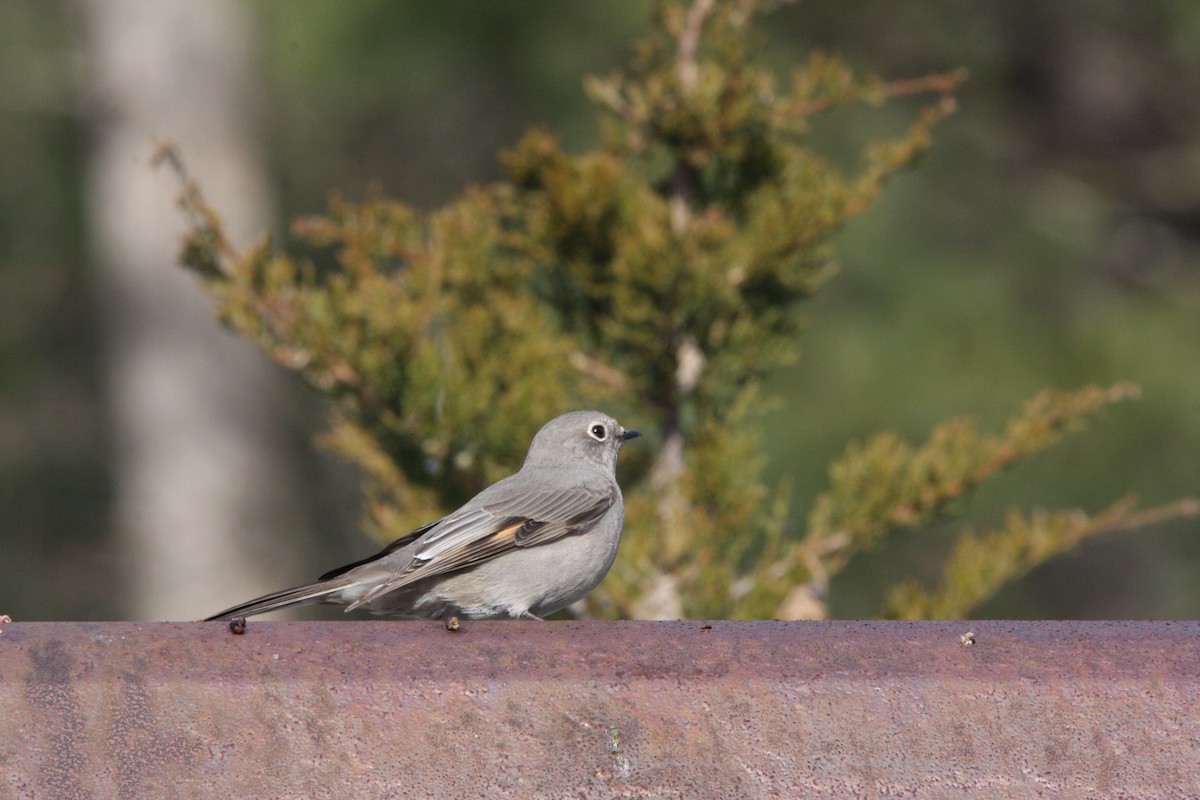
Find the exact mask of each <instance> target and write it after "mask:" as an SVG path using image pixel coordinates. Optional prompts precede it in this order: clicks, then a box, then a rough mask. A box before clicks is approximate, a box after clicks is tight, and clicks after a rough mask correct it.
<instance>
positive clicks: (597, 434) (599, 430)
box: [588, 424, 608, 442]
mask: <svg viewBox="0 0 1200 800" xmlns="http://www.w3.org/2000/svg"><path fill="white" fill-rule="evenodd" d="M588 434H589V435H591V437H592V438H593V439H595V440H596V441H597V442H603V441H604V440H605V439H607V438H608V428H606V427H604V426H603V425H599V424H596V425H593V426H592V427H590V428H588Z"/></svg>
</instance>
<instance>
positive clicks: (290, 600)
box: [205, 580, 349, 622]
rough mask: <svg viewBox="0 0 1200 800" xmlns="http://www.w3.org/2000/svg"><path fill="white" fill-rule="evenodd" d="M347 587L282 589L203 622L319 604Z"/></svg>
mask: <svg viewBox="0 0 1200 800" xmlns="http://www.w3.org/2000/svg"><path fill="white" fill-rule="evenodd" d="M348 585H349V582H348V581H346V580H332V581H320V582H318V583H308V584H305V585H304V586H295V587H293V588H291V589H283V590H281V591H278V592H271V593H270V594H264V595H263V596H262V597H256V598H254V599H253V600H247V601H246V602H245V603H241V604H239V605H236V606H234V607H233V608H227V609H225V610H224V611H222V612H221V613H220V614H214V615H212V616H211V617H208V618H206V619H205V622H209V621H211V620H216V619H232V618H233V617H249V616H252V615H254V614H265V613H266V612H268V611H275V610H277V609H280V608H287V607H288V606H301V605H308V604H310V603H320V602H323V601H324V600H325V598H326V597H328V596H329V595H331V594H335V593H337V592H340V591H341V590H342V589H345V588H346V587H347V586H348Z"/></svg>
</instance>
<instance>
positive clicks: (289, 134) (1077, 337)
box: [0, 0, 1200, 620]
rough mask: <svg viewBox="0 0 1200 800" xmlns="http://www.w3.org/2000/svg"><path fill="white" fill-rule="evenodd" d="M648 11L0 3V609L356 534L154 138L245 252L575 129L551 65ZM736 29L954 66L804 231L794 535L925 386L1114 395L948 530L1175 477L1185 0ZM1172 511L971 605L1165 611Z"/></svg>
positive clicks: (792, 420) (847, 126)
mask: <svg viewBox="0 0 1200 800" xmlns="http://www.w3.org/2000/svg"><path fill="white" fill-rule="evenodd" d="M649 9H650V6H649V4H648V3H646V2H633V1H632V0H622V1H621V2H607V3H594V2H583V0H565V1H563V2H558V3H553V4H536V5H533V4H528V3H520V2H513V1H511V0H493V2H489V3H486V4H483V3H474V2H464V1H463V0H448V1H447V2H441V3H437V4H426V3H403V4H402V3H391V2H385V0H375V1H374V2H367V0H361V1H360V2H356V3H348V4H346V3H335V2H332V0H260V2H257V3H233V2H218V0H207V1H206V2H203V3H201V2H195V1H194V0H193V1H192V2H186V1H185V0H178V1H177V2H169V3H163V2H157V0H72V1H70V2H67V1H66V0H11V1H10V2H6V3H3V4H0V613H7V614H10V615H12V616H13V617H14V618H15V619H18V620H52V619H81V620H82V619H195V618H198V617H201V616H205V615H207V614H210V613H214V612H216V611H218V610H220V609H221V608H223V607H225V606H227V605H229V604H231V603H232V602H235V601H238V600H242V599H245V598H246V597H248V596H250V595H253V594H257V593H260V592H262V591H266V590H270V589H275V588H280V587H282V586H283V585H287V584H291V583H297V582H301V581H305V580H308V579H310V578H312V577H313V576H314V575H315V574H317V573H319V572H320V571H323V570H324V569H326V568H328V567H331V566H334V565H336V564H337V563H341V561H342V560H345V559H350V558H354V557H358V556H361V555H363V554H365V553H367V552H369V551H370V550H371V549H372V548H373V547H374V546H375V544H374V543H368V542H366V541H364V539H363V537H362V536H361V534H360V533H359V532H358V518H359V512H358V507H357V479H356V476H355V475H354V474H353V473H352V472H351V471H350V470H349V469H348V468H347V467H345V466H344V465H341V464H338V463H336V462H335V461H334V460H333V459H331V458H330V457H329V456H328V455H326V454H323V453H321V452H320V450H319V449H317V448H315V447H314V446H313V443H312V440H313V438H314V436H315V435H316V434H317V432H319V431H320V430H321V428H322V424H323V415H324V411H323V408H322V405H321V402H320V400H319V399H318V398H317V397H315V396H314V395H313V394H312V393H311V392H309V391H308V390H307V389H306V388H305V387H304V386H303V385H302V384H301V383H300V381H299V380H297V379H295V378H294V377H293V376H291V375H289V374H287V373H286V372H285V371H284V370H282V369H281V368H279V367H277V366H276V365H275V364H274V363H272V362H271V361H270V360H268V359H267V358H266V357H265V356H263V355H261V354H259V353H258V352H257V351H256V350H255V349H254V348H253V347H251V346H249V345H246V344H244V343H242V342H240V341H238V340H237V339H236V338H235V337H233V336H232V335H231V334H229V333H227V332H225V331H223V330H222V329H221V328H220V326H219V325H218V324H217V323H216V322H215V321H213V318H212V316H211V313H210V307H209V304H208V302H207V301H206V298H205V297H204V295H203V293H202V291H201V290H200V288H199V287H198V286H197V285H196V284H195V282H194V281H193V280H192V278H191V277H190V276H189V275H186V274H184V273H183V272H182V270H180V269H178V268H177V267H176V266H174V263H175V255H176V253H175V250H176V248H177V246H178V237H179V235H180V233H181V231H182V229H183V223H184V221H183V220H182V219H181V217H180V215H179V212H178V211H177V209H176V208H175V205H174V197H175V194H176V193H177V188H178V187H177V185H176V184H175V182H174V180H173V179H172V177H171V176H170V175H169V174H168V173H167V171H165V170H162V169H158V170H155V169H154V168H153V167H152V165H151V162H152V159H153V156H154V153H155V151H156V148H157V147H158V146H159V145H160V144H162V143H164V142H168V141H169V142H174V143H176V144H178V145H179V147H180V149H181V150H182V153H183V156H184V159H185V160H186V162H187V164H188V167H189V168H190V170H191V171H192V172H193V174H194V175H195V176H196V177H197V178H198V179H199V180H200V181H201V183H202V184H203V186H204V188H205V190H206V192H207V193H208V194H209V196H210V199H212V200H213V201H214V204H215V205H216V206H217V207H218V208H219V209H221V210H222V212H223V213H224V215H225V218H226V220H227V222H228V223H229V225H230V229H231V233H232V234H233V236H234V238H235V239H236V240H237V241H239V242H240V243H243V244H245V243H247V242H250V241H253V240H254V239H255V238H257V237H258V236H261V235H264V234H268V233H269V234H272V235H274V236H276V237H279V236H282V235H284V232H285V231H286V227H287V220H288V219H290V218H292V217H294V216H296V215H303V214H311V213H319V212H320V211H321V210H323V208H324V204H325V202H326V198H327V196H328V193H329V192H330V191H332V190H337V191H340V192H342V193H344V194H345V195H347V196H349V197H351V198H356V199H357V198H361V197H363V196H364V195H365V194H366V192H367V191H368V189H369V188H370V187H371V186H372V185H378V186H381V187H382V188H383V190H384V191H385V192H386V193H387V194H389V195H390V196H393V197H396V198H398V199H401V200H403V201H405V202H409V203H411V204H414V205H416V206H419V207H423V208H433V207H436V206H437V205H439V204H441V203H444V202H446V201H447V200H449V199H450V198H452V197H454V196H456V195H457V194H458V193H459V192H461V191H462V189H463V188H464V187H465V186H468V185H470V184H473V183H483V182H487V181H490V180H493V179H495V178H497V177H499V175H500V170H499V168H498V166H497V161H496V152H497V150H498V149H500V148H502V147H505V146H508V145H510V144H512V143H513V142H514V141H515V140H516V139H517V137H518V136H519V135H520V134H521V133H522V132H523V131H524V130H525V129H527V128H528V127H529V126H531V125H534V124H540V125H545V126H547V127H548V128H550V129H551V130H553V131H555V132H556V133H558V134H559V135H560V136H561V138H562V139H563V141H564V143H565V145H566V147H567V149H569V150H574V151H582V150H584V149H587V148H589V147H592V146H594V145H595V144H596V143H597V141H598V134H597V126H596V119H597V112H596V110H595V109H594V108H593V107H591V106H590V105H589V104H588V102H587V101H586V99H585V97H584V95H583V92H582V89H581V85H582V81H583V78H584V76H586V75H588V74H604V73H608V72H611V71H612V70H614V69H618V68H620V67H622V66H623V65H624V64H625V63H626V62H627V61H628V58H629V55H630V51H631V45H632V43H633V42H634V41H635V40H636V39H637V38H638V37H639V36H640V35H641V32H642V31H643V30H644V28H645V23H646V19H647V17H648V14H649ZM761 29H762V30H763V32H764V34H765V39H764V53H765V56H764V57H765V58H766V59H767V60H768V62H769V63H771V64H773V65H775V66H776V67H777V68H778V69H779V71H780V74H781V75H782V74H786V71H787V70H789V69H790V67H791V66H792V65H794V64H797V63H798V62H800V61H801V60H803V59H804V58H805V57H806V56H807V54H808V53H810V52H811V51H812V50H814V49H822V50H830V51H836V52H839V53H841V54H843V55H844V56H845V57H846V58H847V59H848V60H849V61H850V62H851V63H852V64H854V65H855V66H856V67H857V68H859V69H860V70H862V71H865V72H875V73H878V74H880V75H882V76H884V77H888V78H901V77H912V76H917V75H920V74H923V73H925V72H929V71H944V70H948V69H951V68H955V67H960V66H961V67H966V68H967V69H968V70H969V71H970V74H971V80H970V82H969V83H968V84H967V85H966V87H965V89H964V90H963V91H962V93H961V94H960V97H959V100H960V104H959V111H958V113H957V114H956V115H954V116H953V117H951V118H950V119H949V120H948V121H947V122H945V123H944V124H943V125H942V126H941V127H940V128H939V130H938V132H937V138H936V141H935V143H934V146H933V149H932V150H931V152H930V153H929V154H928V156H926V158H925V159H924V160H923V161H922V162H921V163H920V164H919V165H918V167H917V168H916V169H914V170H911V171H909V172H907V173H905V174H904V175H902V176H901V177H900V178H899V179H898V180H896V181H895V182H894V183H893V184H892V185H891V187H890V188H889V189H888V191H887V192H886V193H885V194H884V196H883V197H882V199H881V200H880V201H879V203H878V204H877V205H876V206H874V207H873V208H871V209H870V210H869V211H868V212H866V213H865V214H863V215H862V216H860V217H859V218H857V219H855V220H853V221H852V222H851V224H850V225H849V226H847V227H846V228H845V230H844V231H842V232H841V233H840V234H839V235H838V237H837V241H836V244H837V262H838V264H839V266H840V270H841V271H840V274H839V275H838V276H837V277H836V278H834V279H833V280H832V282H831V283H829V284H828V285H827V286H826V287H825V289H824V290H823V291H822V292H821V293H820V294H819V295H818V296H817V297H816V298H814V299H813V300H811V301H808V303H807V306H806V309H805V311H806V314H807V317H808V319H809V322H810V325H809V330H808V331H807V332H806V333H805V334H804V336H803V337H802V338H801V340H800V341H799V342H798V343H797V345H798V350H799V352H800V353H801V358H800V360H799V361H798V363H797V364H796V365H795V366H794V367H792V368H789V369H788V370H787V371H785V372H782V373H780V374H779V375H777V376H775V377H774V378H773V381H772V392H771V395H772V396H773V397H774V399H775V402H774V403H772V404H771V405H769V406H764V409H763V411H762V413H761V415H760V416H759V417H758V418H757V419H756V421H755V422H756V424H758V425H760V426H761V428H762V429H763V431H764V433H765V436H764V442H765V446H766V447H767V448H768V456H769V459H770V460H769V484H770V485H772V486H774V485H777V484H779V483H780V482H781V481H786V482H787V483H788V484H789V485H790V487H791V491H792V496H793V498H794V505H795V507H794V509H793V517H794V520H795V526H796V527H797V529H798V530H803V525H804V519H805V516H806V514H807V512H808V505H809V502H810V500H811V498H812V497H813V496H814V495H815V494H816V493H817V492H818V491H820V490H821V489H822V488H823V486H824V482H825V478H824V471H825V468H826V465H827V464H828V462H829V460H830V459H831V458H832V457H833V456H835V455H836V454H838V453H840V452H841V451H842V450H843V449H844V448H845V446H846V444H847V442H848V441H850V440H852V439H855V438H863V437H866V436H868V435H870V434H872V433H874V432H877V431H879V430H883V429H893V430H897V431H899V432H900V433H901V434H903V435H905V436H906V437H909V438H910V439H913V440H920V439H922V438H923V437H924V435H925V434H926V433H927V431H928V430H929V428H930V427H931V426H932V425H934V424H935V423H936V422H938V421H940V420H942V419H944V418H946V417H948V416H952V415H972V416H975V417H977V418H979V419H980V420H981V421H982V422H983V423H984V424H985V425H986V426H991V427H997V426H999V425H1001V424H1002V422H1003V420H1004V419H1005V418H1006V417H1007V416H1009V415H1010V414H1012V413H1014V412H1015V411H1016V410H1017V409H1018V408H1019V406H1020V404H1021V402H1022V401H1023V400H1025V399H1026V398H1028V397H1030V396H1032V395H1033V394H1034V393H1035V392H1036V391H1037V390H1038V389H1040V388H1042V387H1044V386H1054V387H1058V388H1075V387H1078V386H1081V385H1083V384H1087V383H1108V382H1113V381H1117V380H1130V381H1134V382H1136V383H1138V384H1140V385H1141V386H1142V388H1143V390H1144V393H1143V396H1142V399H1141V400H1139V401H1137V402H1134V403H1127V404H1124V405H1122V406H1119V407H1117V408H1115V409H1113V410H1112V411H1110V412H1108V413H1106V414H1105V415H1103V416H1102V418H1101V419H1100V420H1098V421H1097V422H1096V423H1095V424H1094V425H1092V426H1091V428H1090V429H1089V431H1088V432H1087V433H1085V434H1084V435H1082V436H1076V437H1072V438H1069V439H1068V440H1067V441H1066V442H1065V443H1063V444H1061V445H1058V446H1057V447H1055V448H1053V449H1052V450H1050V451H1049V452H1047V453H1046V454H1044V455H1042V456H1039V457H1038V458H1036V459H1035V460H1033V461H1031V462H1030V463H1028V464H1023V465H1020V466H1018V467H1017V468H1015V469H1014V470H1012V471H1011V472H1010V473H1008V474H1006V475H1004V476H1002V477H1001V478H999V479H997V480H994V481H992V482H989V483H988V484H987V485H986V486H985V487H984V488H983V489H982V490H981V491H980V492H979V493H977V494H976V495H974V496H973V497H972V498H971V500H970V501H969V502H968V504H967V507H966V508H965V511H966V512H967V514H968V515H969V518H970V520H971V522H972V523H973V524H976V525H979V526H981V527H986V526H987V524H988V523H989V521H992V522H994V521H998V520H999V518H1000V515H1001V514H1002V513H1003V510H1004V509H1005V508H1008V507H1010V506H1013V505H1020V506H1023V507H1030V506H1045V507H1050V508H1062V507H1081V508H1084V509H1086V510H1089V511H1096V510H1099V509H1101V508H1103V507H1105V506H1106V505H1108V504H1109V503H1110V502H1111V501H1112V500H1114V499H1116V498H1117V497H1119V496H1121V495H1123V494H1125V493H1129V492H1132V493H1136V494H1138V495H1139V496H1141V498H1142V499H1143V501H1144V502H1145V503H1146V504H1147V505H1149V504H1154V503H1158V502H1165V501H1169V500H1172V499H1175V498H1177V497H1180V496H1182V495H1187V494H1196V493H1197V492H1198V491H1200V5H1198V4H1196V3H1194V2H1191V0H1149V1H1147V2H1141V3H1125V2H1119V0H1109V1H1108V2H1102V1H1100V0H1089V1H1088V2H1084V1H1083V0H1055V1H1054V2H1049V0H1046V1H1045V2H1032V1H1029V0H1027V1H1025V2H1020V1H1018V0H1004V1H1003V2H1001V0H990V1H989V2H970V3H968V2H956V1H953V0H952V1H951V2H943V3H938V4H902V5H898V4H894V3H886V2H883V1H882V0H842V2H839V3H816V2H800V3H797V4H795V5H789V6H786V7H783V8H781V9H779V10H777V11H776V12H775V13H773V14H772V15H770V16H768V17H767V18H765V20H764V21H763V22H762V24H761ZM915 102H916V101H912V102H911V103H910V102H909V101H899V102H895V103H893V104H891V105H889V106H887V107H885V108H882V109H875V108H859V109H852V110H842V111H840V112H838V113H837V114H835V115H832V116H829V117H827V118H823V119H821V120H820V121H819V123H818V125H817V126H816V128H815V129H814V131H813V146H814V148H816V149H817V150H819V151H820V152H822V153H824V154H826V155H827V156H828V157H830V158H832V159H834V160H844V159H849V158H852V157H853V155H854V154H855V153H857V152H859V151H860V150H861V146H862V144H863V143H864V142H866V141H869V140H871V139H875V138H880V137H883V136H885V135H888V134H894V133H896V132H898V131H900V130H902V128H903V126H904V125H905V124H906V122H907V120H909V119H911V116H912V113H913V111H914V109H915V105H914V103H915ZM847 163H850V164H852V163H853V162H847ZM633 422H634V423H635V422H636V421H633ZM960 526H961V522H960V521H951V522H949V523H947V524H946V526H945V528H944V529H938V530H932V531H924V532H920V533H912V534H901V535H896V536H893V537H891V541H889V542H888V544H887V545H886V546H884V547H883V548H881V549H880V550H879V551H877V552H874V553H871V554H868V555H867V556H865V557H861V558H859V559H857V560H856V561H855V563H854V564H853V565H852V566H851V567H850V569H848V570H847V571H846V572H845V573H844V574H843V575H842V576H840V577H839V578H838V580H837V581H836V582H835V583H834V586H833V589H832V597H831V608H832V612H833V614H834V616H839V617H854V616H861V615H867V614H871V613H873V612H874V610H875V609H876V608H877V607H878V604H879V601H880V599H881V593H882V592H883V590H884V589H885V588H886V587H887V586H889V585H891V584H892V583H893V582H894V581H895V580H896V579H898V578H900V577H902V576H904V575H908V574H913V573H914V572H915V573H916V574H918V575H922V576H926V577H933V576H934V575H935V574H936V567H937V564H938V563H939V559H940V556H941V555H943V554H944V553H945V552H946V550H947V548H948V547H949V544H950V543H951V542H952V541H953V536H954V534H955V533H956V532H957V531H958V530H959V529H960ZM1197 534H1200V525H1198V524H1197V522H1196V521H1195V520H1191V521H1186V522H1178V523H1174V524H1171V525H1164V526H1162V527H1159V528H1155V529H1153V530H1147V531H1137V532H1133V533H1127V534H1121V535H1112V536H1107V537H1103V538H1100V539H1097V540H1095V541H1092V542H1089V543H1087V544H1086V545H1084V546H1083V547H1082V548H1080V549H1079V550H1077V551H1076V552H1074V553H1073V554H1071V555H1069V556H1067V557H1065V558H1060V559H1058V560H1056V561H1054V562H1053V563H1051V564H1048V565H1046V566H1044V567H1042V568H1039V569H1038V570H1035V571H1034V572H1033V573H1032V574H1030V575H1029V576H1027V577H1026V578H1025V579H1023V580H1022V581H1020V582H1019V583H1017V584H1014V585H1012V586H1010V587H1009V588H1008V589H1006V590H1005V591H1004V592H1003V593H1002V594H1001V595H1000V596H999V597H997V598H996V599H995V600H993V601H992V602H991V603H989V604H988V605H987V606H986V607H985V608H984V609H983V610H982V615H984V616H1007V617H1034V618H1058V617H1068V618H1131V617H1132V618H1141V617H1159V618H1162V617H1167V618H1169V617H1196V616H1198V615H1200V536H1198V535H1197ZM305 613H308V612H305Z"/></svg>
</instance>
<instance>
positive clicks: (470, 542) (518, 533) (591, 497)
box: [347, 482, 617, 610]
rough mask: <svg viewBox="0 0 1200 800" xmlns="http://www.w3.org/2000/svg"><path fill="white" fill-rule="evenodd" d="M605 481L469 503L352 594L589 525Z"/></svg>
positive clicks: (606, 488) (609, 497) (612, 495)
mask: <svg viewBox="0 0 1200 800" xmlns="http://www.w3.org/2000/svg"><path fill="white" fill-rule="evenodd" d="M616 493H617V489H616V487H615V486H614V485H613V484H612V483H611V482H602V483H601V485H600V486H597V487H591V486H574V487H571V488H569V489H554V490H535V491H526V492H517V493H514V494H512V495H510V496H508V497H505V498H503V499H497V500H494V501H491V502H489V501H488V499H487V498H482V499H483V502H482V503H480V504H478V505H475V504H472V505H470V506H468V507H467V508H464V509H462V510H459V511H456V512H454V513H453V514H451V515H450V516H448V517H444V518H443V519H441V520H439V521H438V522H437V523H434V524H433V525H432V526H431V527H430V528H429V529H428V531H427V532H426V533H425V535H424V536H423V537H422V539H421V541H420V542H419V543H418V545H417V547H416V549H415V550H414V551H413V554H412V558H411V559H410V560H409V561H408V563H407V564H405V565H404V566H403V567H402V568H401V569H400V571H399V572H397V573H396V574H395V575H394V576H393V577H391V578H389V579H388V580H387V581H384V582H383V583H381V584H380V585H378V586H376V587H375V588H373V589H372V590H371V591H370V592H367V593H366V594H364V595H363V596H362V597H360V598H359V599H358V600H356V601H355V602H354V603H353V604H352V605H351V606H349V608H348V609H347V610H349V609H352V608H356V607H358V606H361V605H366V604H368V603H370V602H371V601H372V600H375V599H377V598H379V597H382V596H383V595H385V594H387V593H388V592H392V591H394V590H396V589H399V588H400V587H401V586H406V585H408V584H410V583H414V582H415V581H419V580H422V579H424V578H430V577H433V576H435V575H444V574H446V573H448V572H455V571H456V570H460V569H465V568H467V567H471V566H474V565H476V564H479V563H481V562H483V561H487V560H489V559H492V558H494V557H496V556H498V555H500V554H501V553H504V552H506V551H509V550H513V549H515V548H517V547H534V546H536V545H539V544H545V543H546V542H551V541H554V540H555V539H559V538H561V537H563V536H568V535H570V534H574V533H583V532H584V531H587V530H590V529H591V528H592V527H593V526H595V524H596V523H597V522H599V521H600V519H601V518H602V517H603V516H604V514H605V513H606V512H607V511H608V510H609V509H610V508H612V505H613V503H614V502H616V496H617V494H616Z"/></svg>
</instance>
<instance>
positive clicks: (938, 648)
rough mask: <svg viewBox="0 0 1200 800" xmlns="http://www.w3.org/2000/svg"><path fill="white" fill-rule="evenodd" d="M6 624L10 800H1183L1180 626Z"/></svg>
mask: <svg viewBox="0 0 1200 800" xmlns="http://www.w3.org/2000/svg"><path fill="white" fill-rule="evenodd" d="M967 630H972V631H974V633H975V643H974V644H973V645H969V646H967V645H964V644H963V642H962V640H961V638H960V637H961V636H962V634H964V633H965V632H966V631H967ZM0 631H2V633H0V797H2V798H54V799H55V800H79V799H80V798H110V797H112V798H139V799H140V798H158V797H163V798H165V797H170V798H191V797H196V798H200V797H203V798H222V800H235V799H236V798H268V797H269V798H335V797H336V798H343V797H354V798H409V797H412V798H450V797H472V798H476V797H486V798H542V797H547V798H564V797H678V798H718V797H721V798H724V797H738V798H741V797H784V798H796V797H836V798H844V797H921V798H937V797H955V798H961V797H978V798H1000V797H1003V798H1021V797H1062V798H1068V797H1087V798H1095V797H1130V798H1134V797H1138V798H1140V797H1158V798H1167V797H1181V798H1182V797H1197V796H1200V623H1196V622H1174V623H1171V622H1161V623H1096V622H1078V623H1069V622H1064V623H1060V622H1027V623H1026V622H1018V623H1008V622H971V623H941V622H939V623H882V622H827V623H804V622H788V623H783V622H714V623H711V624H706V623H703V622H678V623H640V622H624V623H604V622H587V623H582V622H581V623H572V622H549V623H536V622H464V623H463V625H462V630H461V631H459V632H457V633H448V632H446V631H445V630H443V628H442V626H441V625H440V624H437V623H421V622H384V621H379V622H375V621H371V622H332V623H331V622H315V623H295V622H257V621H254V620H251V621H250V623H249V626H248V629H247V631H246V632H245V634H244V635H241V636H235V635H232V634H231V633H230V631H229V626H228V623H223V622H210V623H157V624H136V623H27V624H22V623H13V624H7V625H3V626H0Z"/></svg>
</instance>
